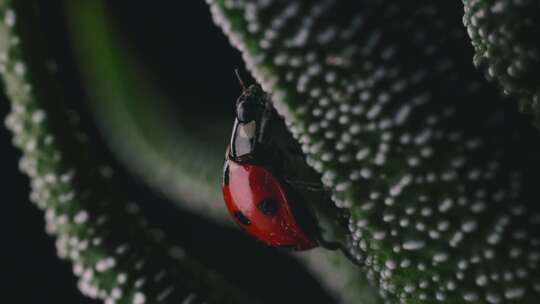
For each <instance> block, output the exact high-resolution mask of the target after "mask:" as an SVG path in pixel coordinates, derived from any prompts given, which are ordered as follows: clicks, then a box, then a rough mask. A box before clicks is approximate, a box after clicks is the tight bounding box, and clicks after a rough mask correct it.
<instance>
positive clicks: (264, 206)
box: [257, 198, 278, 216]
mask: <svg viewBox="0 0 540 304" xmlns="http://www.w3.org/2000/svg"><path fill="white" fill-rule="evenodd" d="M257 208H258V209H259V210H260V211H261V212H262V213H263V214H264V215H267V216H275V215H276V213H277V211H278V204H277V203H276V201H275V200H273V199H270V198H266V199H264V200H262V201H261V202H260V203H259V204H258V205H257Z"/></svg>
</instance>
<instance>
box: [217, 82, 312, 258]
mask: <svg viewBox="0 0 540 304" xmlns="http://www.w3.org/2000/svg"><path fill="white" fill-rule="evenodd" d="M236 75H237V77H238V80H239V82H240V84H241V86H242V89H243V90H242V94H241V95H240V97H238V99H237V100H236V111H235V112H236V113H235V120H234V126H233V130H232V135H231V139H230V144H229V146H228V148H227V152H226V157H225V158H226V159H225V165H224V171H223V184H222V190H223V197H224V200H225V203H226V206H227V209H228V211H229V213H230V214H231V215H232V217H233V218H234V220H235V221H236V223H237V224H238V225H240V227H241V228H242V229H243V230H244V231H246V232H248V233H249V234H251V235H252V236H254V237H256V238H257V239H259V240H261V241H263V242H264V243H266V244H268V245H270V246H274V247H288V248H292V249H295V250H307V249H311V248H314V247H317V246H318V245H319V243H318V241H317V240H316V234H317V231H316V230H317V228H316V225H315V224H314V219H313V216H312V215H311V214H310V211H309V210H308V209H307V208H306V207H305V202H304V201H303V198H302V196H301V195H300V194H299V192H298V191H297V190H296V189H295V185H294V182H291V181H290V180H289V179H288V178H287V176H286V171H287V169H286V168H287V166H288V164H286V163H285V162H284V160H285V159H286V157H285V155H284V154H286V153H285V152H284V151H283V150H284V149H285V150H286V149H287V148H284V147H283V145H282V144H281V143H280V142H279V139H278V136H276V135H277V133H279V132H278V131H276V130H278V129H279V127H280V126H281V125H283V123H281V124H279V123H278V121H279V120H280V119H281V118H280V117H279V116H278V114H277V112H276V111H275V109H274V108H273V106H272V104H271V102H270V95H269V94H266V93H265V92H263V90H262V89H261V87H260V86H258V85H256V84H253V85H250V86H249V87H247V88H246V87H245V86H244V84H243V82H242V80H241V78H240V76H239V75H238V72H237V71H236ZM289 150H291V149H289ZM292 150H295V149H292ZM296 150H297V151H300V149H299V148H298V149H296Z"/></svg>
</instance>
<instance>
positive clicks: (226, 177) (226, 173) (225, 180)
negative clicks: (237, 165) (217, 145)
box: [223, 162, 229, 186]
mask: <svg viewBox="0 0 540 304" xmlns="http://www.w3.org/2000/svg"><path fill="white" fill-rule="evenodd" d="M228 184H229V163H228V162H227V163H226V164H225V169H224V170H223V185H225V186H227V185H228Z"/></svg>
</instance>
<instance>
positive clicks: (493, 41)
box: [463, 0, 540, 124]
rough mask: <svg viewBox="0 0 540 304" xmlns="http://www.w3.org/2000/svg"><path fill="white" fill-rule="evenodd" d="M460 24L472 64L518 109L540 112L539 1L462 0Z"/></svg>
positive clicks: (535, 115) (536, 121) (535, 113)
mask: <svg viewBox="0 0 540 304" xmlns="http://www.w3.org/2000/svg"><path fill="white" fill-rule="evenodd" d="M463 4H464V5H465V16H464V18H463V22H464V24H465V25H466V26H467V29H468V33H469V36H470V37H471V40H472V43H473V46H474V49H475V52H476V54H475V56H474V63H475V65H477V66H478V67H481V68H482V69H485V72H486V74H487V76H488V78H490V79H494V80H496V81H497V82H498V83H499V85H500V86H501V87H502V89H503V90H504V92H505V93H506V94H509V95H512V96H513V97H515V98H516V99H517V100H518V101H519V104H520V107H521V109H522V111H524V112H526V113H530V114H533V116H534V119H535V123H536V124H538V117H539V115H540V110H539V109H540V108H539V106H540V82H539V81H538V79H540V72H539V71H540V55H539V54H540V42H539V40H538V37H539V36H540V22H539V21H540V19H539V18H540V15H539V14H538V12H539V11H540V3H538V1H528V0H524V1H522V0H516V1H503V0H472V1H468V0H464V1H463Z"/></svg>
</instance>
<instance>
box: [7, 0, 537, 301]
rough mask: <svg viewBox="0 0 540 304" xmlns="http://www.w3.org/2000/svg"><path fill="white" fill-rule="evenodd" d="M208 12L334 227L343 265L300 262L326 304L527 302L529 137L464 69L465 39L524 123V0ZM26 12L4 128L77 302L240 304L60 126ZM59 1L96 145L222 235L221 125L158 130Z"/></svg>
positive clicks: (323, 259) (10, 53)
mask: <svg viewBox="0 0 540 304" xmlns="http://www.w3.org/2000/svg"><path fill="white" fill-rule="evenodd" d="M207 2H208V4H209V6H210V10H211V12H212V16H213V18H214V20H215V22H216V23H217V24H218V25H219V26H220V27H221V28H222V29H223V31H224V32H225V34H226V35H227V37H228V38H229V40H230V42H231V44H232V45H234V46H235V47H236V48H238V49H239V50H240V51H241V52H242V55H243V58H244V61H245V63H246V66H247V68H248V69H249V70H250V71H251V72H252V74H253V75H254V76H255V78H256V80H257V81H258V82H259V83H261V84H262V86H263V88H264V89H265V90H266V91H267V92H271V93H272V101H273V103H274V105H275V106H276V108H277V110H278V112H279V113H280V114H281V115H283V116H284V118H285V120H286V123H287V126H288V127H289V130H290V131H291V132H292V133H293V135H294V136H295V138H296V139H297V140H298V141H299V142H300V143H301V145H302V148H303V151H304V153H305V155H306V159H307V163H308V164H309V165H311V166H312V167H313V168H314V169H315V170H317V171H318V172H319V173H320V174H321V177H322V182H323V183H324V184H325V186H327V187H328V188H329V189H331V194H332V200H333V202H334V203H335V205H336V206H337V207H338V208H342V209H345V210H346V211H348V213H349V214H350V218H349V225H348V231H347V233H346V235H344V236H342V237H343V238H345V239H346V240H347V241H346V246H345V247H346V248H345V252H346V255H341V253H339V252H337V251H328V252H326V253H321V252H320V251H313V252H310V253H307V254H301V255H298V257H299V258H300V259H303V260H304V261H306V263H307V265H309V268H311V269H312V270H313V272H314V274H315V275H316V276H317V277H319V279H320V280H321V282H323V283H324V285H325V286H326V288H327V289H329V290H330V292H331V293H332V294H333V295H334V298H335V299H336V301H338V302H343V303H412V304H414V303H489V304H497V303H537V302H538V298H540V271H539V269H538V266H539V265H538V263H539V262H540V238H539V235H538V234H539V231H540V230H539V228H540V227H539V225H540V212H539V211H540V206H539V205H538V204H537V200H538V198H539V195H540V193H539V191H540V190H539V189H538V187H537V185H536V183H537V180H538V178H539V177H540V176H538V175H539V172H540V170H539V169H540V162H539V160H538V157H537V155H538V152H540V145H538V133H537V131H536V130H534V129H533V128H532V127H531V126H530V125H529V123H528V122H527V121H526V119H524V117H521V116H520V115H519V114H518V113H517V109H514V108H513V107H512V106H511V105H510V104H509V103H508V102H506V101H504V100H503V98H502V97H501V96H499V94H498V92H497V90H496V88H494V87H493V86H491V85H490V84H489V83H486V82H485V81H484V79H483V75H481V73H480V72H478V71H476V70H475V69H474V65H473V64H472V63H471V58H472V56H473V54H472V52H471V51H472V50H471V49H470V48H469V47H468V37H467V29H468V34H469V36H470V38H472V42H473V46H474V51H476V55H475V63H476V64H477V65H479V66H482V67H486V71H487V74H488V75H489V76H490V77H491V78H494V79H496V80H497V81H498V82H499V84H500V86H501V87H502V88H503V89H504V91H505V92H507V93H509V94H510V95H512V96H513V97H515V98H516V99H518V100H519V101H520V104H521V106H522V108H523V109H525V110H526V111H527V112H529V113H533V114H534V113H536V112H537V109H536V106H535V105H536V103H537V102H538V98H539V97H538V94H539V93H538V81H537V78H538V77H536V76H537V74H538V72H537V67H538V61H539V59H538V56H539V52H538V51H539V50H538V48H537V46H538V42H537V41H536V40H537V36H538V35H537V33H538V29H537V27H538V22H537V21H538V20H536V19H537V18H538V16H536V15H537V11H538V5H537V4H536V2H534V1H517V0H516V1H511V0H508V1H503V0H498V1H495V0H493V1H487V0H485V1H481V0H478V1H465V0H464V1H463V4H464V5H465V18H464V19H462V16H463V6H462V5H461V3H459V1H436V2H434V1H428V0H420V1H415V2H414V3H409V2H405V1H403V3H401V2H398V1H383V0H366V1H360V2H358V3H357V2H353V1H331V0H327V1H277V0H276V1H271V0H265V1H262V0H261V1H247V0H245V1H244V0H209V1H207ZM439 2H441V3H439ZM37 3H38V2H37V1H4V2H1V4H0V13H1V16H2V21H3V22H2V23H0V56H1V57H0V60H1V65H0V68H1V72H2V76H3V80H4V84H5V89H6V92H7V95H8V97H9V98H10V100H11V103H12V113H11V114H10V115H9V116H8V118H7V120H6V122H7V125H8V127H9V128H10V129H11V130H12V131H13V133H14V143H15V145H16V146H17V147H19V148H20V149H21V150H22V152H23V157H22V160H21V162H20V167H21V169H22V171H24V172H25V173H26V174H27V175H28V176H29V177H30V181H31V186H32V194H31V200H32V201H33V202H35V203H36V204H37V205H38V206H39V207H40V208H42V209H43V210H44V211H45V214H46V219H47V231H48V232H50V233H51V234H54V235H55V236H56V238H57V248H58V253H59V255H60V256H61V257H64V258H67V259H69V260H71V261H72V262H73V270H74V272H75V274H77V275H78V276H79V277H80V279H79V287H80V289H81V290H82V291H83V293H85V294H86V295H89V296H91V297H94V298H100V299H104V300H105V301H106V302H107V303H116V302H118V303H144V302H146V303H160V302H164V303H165V302H166V303H169V302H170V303H179V302H182V301H183V302H184V303H199V302H200V303H210V302H212V303H240V302H248V303H254V302H253V300H246V297H245V296H244V293H247V294H249V291H246V290H240V289H235V288H234V287H231V286H229V284H228V283H226V282H225V281H224V280H223V279H221V278H220V276H218V275H217V274H216V272H214V271H211V270H209V269H208V268H207V267H205V266H203V264H202V263H200V262H198V261H195V259H193V257H191V256H189V254H186V253H184V251H183V250H181V249H179V248H177V247H175V246H173V245H172V244H171V242H170V241H168V240H167V239H165V237H164V236H163V233H161V232H159V231H157V230H153V229H151V228H149V224H148V223H147V221H146V220H145V218H144V216H143V215H142V214H140V212H138V210H139V208H138V207H137V205H136V204H133V203H127V200H126V196H125V195H124V194H123V193H122V190H121V188H119V187H118V186H116V183H115V181H114V176H113V175H112V171H111V169H110V168H109V167H108V166H104V165H103V164H105V162H104V161H103V160H102V159H101V158H100V155H101V154H100V153H99V149H96V148H95V147H94V146H93V145H92V138H88V136H87V133H86V132H85V131H84V128H83V127H80V126H78V124H77V120H78V119H77V116H76V114H75V113H74V112H73V111H71V110H70V108H71V107H72V106H73V103H72V102H71V101H70V100H68V99H69V98H68V97H66V95H65V92H64V91H65V89H66V88H64V87H63V83H62V82H61V81H59V79H58V75H57V73H56V72H55V70H56V68H57V67H56V66H55V64H56V63H55V62H54V61H51V58H52V54H53V52H52V51H51V46H50V45H49V44H48V42H49V41H48V40H47V39H46V37H44V36H43V35H42V33H41V32H40V31H39V26H38V25H39V24H40V23H39V21H40V20H41V19H40V15H39V12H40V10H39V9H38V6H37ZM65 3H66V6H65V8H66V14H67V15H68V20H67V23H68V24H69V27H70V30H71V37H72V39H73V41H74V42H75V45H74V46H75V47H74V49H75V52H76V53H77V57H78V59H79V62H80V67H81V69H82V70H83V71H82V74H83V76H84V78H85V85H86V86H88V88H90V91H91V94H92V95H93V96H92V100H93V103H92V109H93V110H94V113H95V114H96V116H97V117H98V122H99V123H100V125H101V128H102V129H103V130H104V133H105V134H107V135H108V139H109V142H110V144H111V146H112V147H113V148H114V150H115V151H116V152H117V153H118V155H119V156H120V157H122V158H123V160H124V161H125V163H126V164H127V165H128V166H130V167H131V169H132V170H133V171H135V172H136V173H137V174H138V175H140V176H142V177H143V178H145V179H146V181H148V182H150V183H151V184H152V185H153V186H154V187H156V188H159V189H160V190H161V191H163V192H165V193H166V194H168V195H169V196H171V197H174V198H175V199H176V200H177V201H179V202H180V203H182V204H184V206H187V207H188V208H191V209H193V210H195V211H196V212H198V213H201V214H203V215H210V216H211V217H212V218H214V219H215V220H218V221H220V222H221V223H228V222H227V221H226V220H225V218H224V215H225V212H224V210H225V209H224V208H222V209H219V208H216V207H215V206H216V205H215V204H214V203H215V201H216V200H219V195H220V194H219V186H218V183H219V178H220V168H219V167H220V165H221V161H222V157H223V150H224V148H225V146H223V147H222V146H221V144H220V143H221V142H222V141H223V140H224V138H225V141H226V136H227V135H226V134H227V131H228V127H227V128H225V127H224V126H225V122H226V121H227V120H226V119H224V118H222V117H221V118H217V119H214V117H213V118H212V121H208V122H207V123H206V124H205V125H204V126H205V128H199V126H200V125H198V124H197V123H198V122H200V120H202V119H204V116H200V115H196V114H195V113H197V114H200V113H199V112H189V109H188V108H187V107H186V108H185V109H183V110H184V111H185V112H184V113H183V114H185V115H183V116H182V117H179V118H175V117H171V116H170V114H169V113H167V108H166V107H165V106H163V107H162V105H163V104H165V103H166V101H164V100H165V99H166V97H164V95H162V94H160V93H159V92H158V89H157V86H156V85H154V84H153V83H152V82H151V79H150V80H149V79H148V78H146V77H144V74H143V72H142V69H141V68H140V65H139V63H138V62H137V61H136V60H135V58H134V57H132V56H131V53H129V52H128V51H126V49H125V48H124V46H123V44H122V41H121V40H122V39H121V37H120V35H119V34H118V33H116V32H113V31H111V30H110V28H111V27H112V25H111V23H110V22H109V20H108V19H107V17H106V15H105V14H103V10H104V6H102V5H101V4H100V3H101V2H99V1H76V2H75V1H66V2H65ZM462 20H463V21H464V23H465V25H466V27H464V26H463V23H462ZM102 75H107V77H103V76H102ZM141 92H142V93H141ZM193 117H196V118H197V119H193ZM175 119H178V121H180V122H179V123H178V122H176V121H174V120H175ZM201 138H204V140H201ZM186 203H187V205H186ZM220 206H222V205H220ZM210 212H211V214H210ZM205 241H209V242H212V241H213V240H211V239H210V240H205ZM188 249H189V248H188ZM248 254H249V253H248ZM345 256H347V257H348V258H350V259H351V260H352V262H354V264H353V263H351V262H350V261H348V260H347V259H346V258H345ZM283 275H284V276H286V275H287V274H286V273H284V274H283ZM366 279H367V280H368V281H370V284H368V283H367V282H366ZM275 292H279V291H275ZM302 292H306V293H307V292H311V291H307V290H306V291H302ZM263 300H264V299H263ZM284 301H285V300H284Z"/></svg>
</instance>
